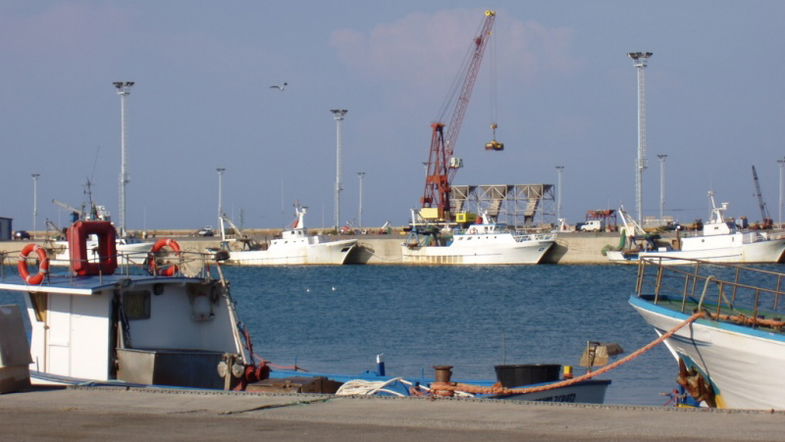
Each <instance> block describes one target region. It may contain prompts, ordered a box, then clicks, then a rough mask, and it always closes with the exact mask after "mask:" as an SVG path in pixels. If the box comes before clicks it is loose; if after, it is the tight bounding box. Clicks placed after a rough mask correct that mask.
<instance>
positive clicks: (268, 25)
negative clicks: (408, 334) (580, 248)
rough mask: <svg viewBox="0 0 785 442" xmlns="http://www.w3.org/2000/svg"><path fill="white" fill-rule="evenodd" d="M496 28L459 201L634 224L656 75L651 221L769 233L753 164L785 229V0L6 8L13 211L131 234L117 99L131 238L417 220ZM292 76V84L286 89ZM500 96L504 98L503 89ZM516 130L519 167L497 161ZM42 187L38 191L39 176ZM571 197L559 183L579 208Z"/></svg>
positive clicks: (8, 177)
mask: <svg viewBox="0 0 785 442" xmlns="http://www.w3.org/2000/svg"><path fill="white" fill-rule="evenodd" d="M488 8H490V9H494V10H496V12H497V18H496V23H495V28H494V32H493V37H492V40H491V42H490V43H489V46H488V50H487V52H486V54H485V58H484V60H483V64H482V68H481V70H480V73H479V76H478V78H477V82H476V87H475V89H474V93H473V95H472V97H471V102H470V104H469V106H468V111H467V114H466V118H465V120H464V123H463V126H462V128H461V132H460V138H459V139H458V141H457V143H456V146H455V154H456V155H457V156H460V157H462V158H463V162H464V168H463V169H461V170H460V171H459V172H458V174H457V176H456V179H455V181H454V183H455V184H537V183H547V184H556V183H557V172H556V166H559V165H561V166H564V172H563V176H562V189H560V191H561V192H562V193H561V195H562V207H563V208H562V215H563V216H564V217H565V218H567V221H568V222H572V223H574V222H576V221H582V220H583V219H584V216H585V214H586V211H587V210H592V209H606V208H616V207H618V206H619V205H620V204H624V205H625V207H626V208H627V209H628V210H629V211H631V212H633V211H634V207H635V173H636V172H635V166H634V163H635V157H636V152H637V121H638V118H637V109H638V104H637V92H636V87H637V77H636V72H635V68H634V67H633V65H632V61H631V60H630V59H629V58H628V57H627V55H626V54H627V53H628V52H630V51H652V52H653V53H654V55H653V57H652V58H651V59H650V61H649V65H648V68H647V69H646V91H647V105H646V113H647V141H648V153H647V158H648V169H647V170H646V171H645V174H644V180H643V191H644V200H643V212H644V215H652V216H656V215H658V214H659V201H660V194H659V192H660V179H659V178H660V166H661V163H660V161H659V160H658V159H657V154H666V155H668V157H667V159H666V162H665V176H666V178H665V188H666V194H665V213H666V215H672V216H674V217H676V218H677V219H679V220H680V221H682V222H690V221H692V220H693V219H695V218H703V219H706V218H707V216H708V209H707V207H708V200H707V197H706V195H707V191H709V190H714V191H715V192H716V194H717V199H718V201H727V202H729V203H730V210H729V212H728V215H729V216H736V217H738V216H741V215H745V216H747V217H748V218H749V219H750V220H758V219H760V218H761V216H760V210H759V207H758V203H757V199H756V196H755V189H754V183H753V179H752V173H751V166H753V165H754V166H756V168H757V171H758V175H759V178H760V186H761V191H762V195H763V198H764V200H765V202H766V204H767V206H768V209H769V212H770V213H771V215H772V217H773V218H774V219H775V221H778V217H779V211H780V207H779V199H780V189H779V179H780V178H779V173H780V169H779V166H778V163H777V160H779V159H783V158H785V82H783V77H784V74H785V57H782V55H781V54H782V50H781V46H782V43H783V42H785V27H783V26H782V23H785V2H782V1H778V0H769V1H764V0H751V1H744V2H741V1H722V0H720V1H717V0H711V1H709V0H703V1H702V0H695V1H689V2H684V1H674V0H663V1H657V2H652V1H637V0H630V1H626V0H617V1H612V0H596V1H577V0H575V1H560V0H542V1H540V0H537V1H518V0H514V1H496V2H493V3H481V2H476V1H468V0H467V1H464V0H449V1H438V0H436V1H422V0H418V1H410V0H401V1H395V2H368V1H348V0H334V1H329V2H317V1H298V0H290V1H286V2H281V1H263V0H260V1H238V0H225V1H185V0H180V1H178V0H170V1H164V2H161V1H152V0H151V1H127V0H126V1H108V0H107V1H46V0H39V1H36V2H30V1H26V0H19V1H16V0H4V1H2V2H0V59H1V60H2V64H1V66H2V69H0V79H2V81H0V153H2V158H3V159H2V161H1V162H0V180H1V181H0V182H2V188H3V191H2V193H1V194H0V216H2V217H10V218H13V219H14V228H15V229H32V227H33V224H34V220H33V208H34V199H35V196H36V195H37V201H38V216H37V218H36V220H35V224H36V226H37V227H38V229H43V228H45V226H44V222H45V220H47V219H48V220H51V221H53V222H54V223H56V224H58V225H64V224H65V223H66V222H67V219H68V216H67V213H66V211H65V210H63V209H61V208H59V207H58V206H56V205H55V204H53V203H52V200H53V199H57V200H60V201H63V202H66V203H68V204H70V205H73V206H77V207H78V206H80V205H81V204H82V202H83V201H85V199H86V197H85V194H84V189H85V183H86V182H87V181H88V180H90V182H91V183H92V193H93V199H94V200H95V201H96V202H98V203H99V204H103V205H106V206H107V208H108V209H109V210H110V211H111V212H112V214H113V217H114V219H115V221H117V220H118V188H119V184H118V183H119V173H120V98H119V96H118V95H117V93H116V90H115V88H114V86H113V85H112V83H113V82H115V81H134V82H135V83H136V84H135V86H134V87H133V88H132V89H131V94H130V96H129V97H128V101H127V105H128V114H127V156H128V161H127V165H128V173H129V179H130V182H129V184H128V186H127V198H126V199H127V219H126V223H127V227H128V228H129V229H154V228H178V229H190V228H193V229H197V228H199V227H201V226H204V225H216V223H217V221H216V216H217V211H218V193H219V192H218V187H219V186H218V182H219V179H218V173H217V172H216V168H219V167H220V168H225V169H226V171H225V173H224V175H223V192H222V194H223V205H224V208H225V211H226V212H227V214H229V216H230V217H232V218H233V219H234V220H235V222H237V223H238V224H242V226H243V227H251V228H264V227H283V226H284V225H286V224H288V223H289V222H290V221H291V220H292V219H293V215H294V211H293V207H292V205H293V204H294V203H295V202H299V203H301V204H303V205H306V206H308V207H309V214H308V216H307V218H306V223H307V225H309V226H314V227H315V226H320V225H328V226H329V225H332V224H333V217H334V204H333V200H334V188H335V177H336V158H335V157H336V122H335V120H334V119H333V115H332V114H331V113H330V109H335V108H343V109H348V114H347V115H346V118H345V120H344V121H343V125H342V134H343V155H342V169H343V173H342V181H343V187H344V190H343V192H342V193H341V223H342V224H343V223H344V222H347V221H351V222H354V223H355V224H356V223H357V218H358V213H357V212H358V205H359V202H360V198H359V188H360V179H359V177H358V175H357V173H358V172H360V171H362V172H365V173H366V174H365V176H364V178H363V181H362V182H363V201H362V206H363V220H362V221H363V224H364V225H367V226H379V225H381V224H383V223H384V222H385V221H388V220H389V221H390V222H391V223H393V224H395V225H402V224H405V223H406V222H407V220H408V217H409V209H410V208H413V207H417V206H418V204H419V199H420V197H421V196H422V193H423V188H424V169H423V165H422V163H423V161H426V160H427V155H428V149H429V145H430V140H431V128H430V125H431V123H432V122H434V121H436V120H437V119H438V117H439V110H440V108H441V106H442V103H443V102H444V100H445V97H446V96H447V94H448V89H449V85H450V83H451V82H452V81H453V79H454V78H455V77H456V75H457V73H458V71H459V69H460V64H461V60H462V58H463V56H464V54H465V53H466V51H467V49H468V48H469V45H470V44H471V42H472V40H473V39H474V38H475V36H476V35H475V34H476V32H477V30H478V29H479V26H480V24H481V22H482V20H483V18H484V10H485V9H488ZM283 82H286V83H288V86H287V87H286V89H285V90H284V91H279V90H277V89H271V88H270V86H271V85H274V84H281V83H283ZM494 91H495V93H494ZM494 120H495V122H497V123H498V126H499V128H498V129H497V139H499V140H500V141H502V142H504V143H505V146H506V148H505V150H504V151H502V152H490V151H486V150H485V149H484V145H485V143H486V142H488V141H490V139H491V130H490V128H489V125H490V123H491V122H493V121H494ZM34 173H37V174H40V177H39V178H38V181H37V192H34V191H33V178H32V174H34ZM558 191H559V190H557V192H558Z"/></svg>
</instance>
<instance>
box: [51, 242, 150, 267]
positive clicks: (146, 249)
mask: <svg viewBox="0 0 785 442" xmlns="http://www.w3.org/2000/svg"><path fill="white" fill-rule="evenodd" d="M67 244H68V243H67V242H66V243H65V245H63V244H57V245H55V251H56V253H55V254H54V257H53V258H52V259H50V260H49V265H52V266H58V267H65V266H70V265H71V256H70V253H69V251H68V245H67ZM96 247H97V243H96V244H92V245H91V244H89V243H88V247H87V249H88V254H89V255H90V258H89V262H98V258H99V257H98V253H97V252H96V251H95V250H94V249H95V248H96ZM152 247H153V243H151V242H139V243H130V244H117V256H118V263H119V264H120V265H123V264H133V265H139V264H144V261H145V259H147V255H148V253H150V249H152Z"/></svg>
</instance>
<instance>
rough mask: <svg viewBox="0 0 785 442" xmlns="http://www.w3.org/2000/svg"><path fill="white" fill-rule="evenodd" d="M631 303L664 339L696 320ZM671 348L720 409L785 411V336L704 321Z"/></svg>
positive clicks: (640, 300) (635, 300)
mask: <svg viewBox="0 0 785 442" xmlns="http://www.w3.org/2000/svg"><path fill="white" fill-rule="evenodd" d="M630 304H631V305H632V307H633V308H635V310H636V311H637V312H638V313H639V314H640V315H641V316H642V317H643V319H644V320H645V321H646V322H647V323H648V324H649V325H651V326H652V327H654V329H655V330H656V331H657V332H658V333H660V334H663V333H665V332H666V331H668V330H670V329H672V328H673V327H675V326H676V325H678V324H679V323H681V322H682V321H684V320H685V319H687V318H688V317H689V316H690V315H689V314H687V313H682V312H678V311H674V310H671V309H668V308H665V307H662V306H659V305H655V304H653V303H651V302H649V301H647V300H646V299H643V298H639V297H632V298H630ZM666 345H667V346H668V348H669V349H670V350H671V352H672V353H673V354H674V356H676V357H677V358H681V359H682V360H684V362H685V364H687V366H688V368H693V367H694V368H696V369H697V370H698V371H699V372H700V373H701V374H702V375H703V376H704V377H705V378H707V379H708V380H709V382H710V383H711V384H712V386H713V388H714V391H715V393H716V400H717V406H718V407H719V408H744V409H776V410H785V382H783V380H782V367H783V366H785V336H783V335H780V334H775V333H769V332H765V331H760V330H756V329H752V328H750V327H742V326H738V325H735V324H730V323H721V322H717V321H712V320H706V319H700V320H698V321H696V322H695V323H693V324H692V326H690V327H684V328H682V329H681V330H679V331H678V332H676V334H675V335H674V336H673V337H671V338H670V339H667V340H666Z"/></svg>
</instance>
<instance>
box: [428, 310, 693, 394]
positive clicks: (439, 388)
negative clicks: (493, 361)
mask: <svg viewBox="0 0 785 442" xmlns="http://www.w3.org/2000/svg"><path fill="white" fill-rule="evenodd" d="M703 316H705V312H698V313H695V314H693V315H692V316H690V317H689V318H687V319H685V320H684V321H683V322H682V323H681V324H679V325H677V326H676V327H674V328H672V329H671V330H670V331H668V332H667V333H665V334H663V335H662V336H660V337H659V338H657V339H655V340H654V341H652V342H650V343H649V344H647V345H645V346H643V347H641V348H640V349H638V350H636V351H634V352H633V353H630V354H629V355H628V356H626V357H624V358H622V359H619V360H618V361H616V362H614V363H612V364H609V365H606V366H605V367H602V368H601V369H599V370H597V371H592V372H589V373H586V374H585V375H583V376H578V377H577V378H572V379H566V380H564V381H561V382H556V383H553V384H548V385H541V386H539V387H526V388H506V387H503V386H501V385H499V384H496V385H494V386H491V387H482V386H478V385H469V384H461V383H456V382H449V383H448V382H434V383H433V384H431V391H432V392H433V393H434V394H435V395H437V396H438V395H442V396H444V395H449V394H450V393H451V392H454V391H465V392H467V393H474V394H500V395H511V394H526V393H537V392H540V391H547V390H553V389H556V388H561V387H568V386H570V385H574V384H577V383H579V382H583V381H587V380H589V379H591V378H593V377H595V376H599V375H601V374H604V373H607V372H609V371H611V370H613V369H615V368H617V367H619V366H621V365H623V364H626V363H627V362H630V361H631V360H633V359H635V358H637V357H638V356H640V355H642V354H644V353H646V352H647V351H649V350H651V349H652V348H654V347H655V346H657V345H659V344H661V343H662V342H663V341H665V340H666V339H668V338H670V337H671V336H673V334H674V333H676V332H677V331H679V330H681V329H682V328H684V327H685V326H687V325H688V324H691V323H693V322H695V321H696V320H698V319H699V318H701V317H703Z"/></svg>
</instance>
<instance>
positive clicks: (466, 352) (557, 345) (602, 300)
mask: <svg viewBox="0 0 785 442" xmlns="http://www.w3.org/2000/svg"><path fill="white" fill-rule="evenodd" d="M636 271H637V268H636V267H635V266H599V265H598V266H589V265H581V266H571V265H539V266H487V267H485V266H484V267H446V266H445V267H429V266H326V267H281V268H273V267H267V268H258V267H257V268H253V267H225V272H226V276H227V278H228V279H229V280H230V281H231V284H232V294H233V296H234V298H235V300H236V302H237V306H238V312H239V314H240V317H241V319H242V320H243V322H244V323H245V325H246V326H247V328H248V330H249V331H250V333H251V336H252V338H253V342H254V345H255V348H254V350H255V353H257V354H258V355H260V356H262V357H264V358H265V359H267V360H269V361H271V362H272V363H274V364H278V365H293V364H296V365H298V366H299V367H302V368H304V369H307V370H310V371H317V372H335V373H347V374H351V373H361V372H363V371H365V370H368V369H373V368H374V367H375V356H376V354H378V353H384V359H385V363H386V368H387V374H388V375H397V376H404V377H406V376H410V377H413V376H422V375H426V376H432V374H433V369H432V367H433V366H434V365H452V366H454V369H453V373H454V378H456V379H478V378H482V379H493V378H494V377H495V372H494V365H498V364H537V363H546V364H552V363H557V364H565V365H573V366H576V374H581V373H582V372H583V369H580V367H578V362H579V359H580V356H581V354H582V352H583V350H584V349H585V347H586V342H587V341H589V340H591V341H600V342H616V343H618V344H620V345H621V346H622V348H623V349H624V350H625V352H626V353H629V352H632V351H634V350H636V349H638V348H640V347H642V346H644V345H645V344H647V343H649V342H651V341H652V340H654V339H655V338H656V335H655V333H654V331H653V330H652V329H651V328H650V327H648V326H647V325H646V324H645V323H644V322H643V320H642V319H641V318H640V317H639V316H638V315H637V314H636V313H635V312H634V311H633V309H632V308H631V307H630V306H629V305H628V303H627V299H628V297H629V296H630V294H632V293H633V290H634V284H635V276H636ZM5 274H6V278H8V277H14V274H15V269H13V267H10V266H6V268H5ZM21 302H22V298H21V296H20V295H14V294H10V293H7V292H0V304H7V303H21ZM172 332H173V333H176V330H173V331H172ZM626 353H625V354H626ZM622 356H623V355H621V356H618V357H622ZM676 375H677V367H676V364H675V361H674V360H673V358H672V357H671V356H670V354H669V353H668V351H667V349H666V348H665V347H663V346H658V347H657V348H655V349H653V350H652V351H650V352H649V353H646V354H644V355H643V356H641V357H639V358H637V359H634V360H633V361H631V362H629V363H628V364H626V365H623V366H622V367H620V368H618V369H616V370H614V371H611V372H610V373H608V374H605V375H603V376H601V377H600V378H601V379H611V380H612V381H613V382H612V384H611V386H610V387H609V389H608V393H607V396H606V402H607V403H613V404H640V405H662V404H664V403H666V402H667V401H668V398H667V397H666V396H663V395H662V394H663V393H667V392H670V391H672V390H673V388H674V387H675V386H676V384H675V378H676Z"/></svg>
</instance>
